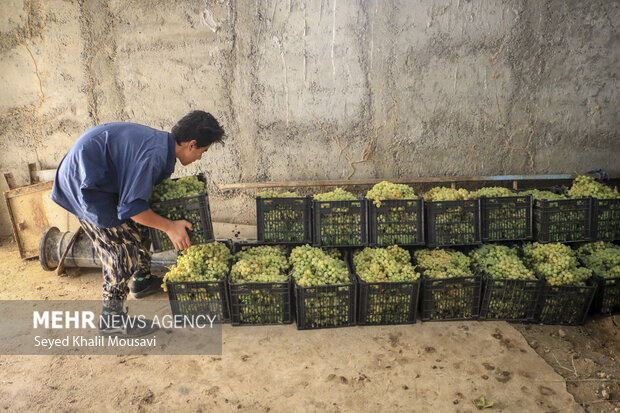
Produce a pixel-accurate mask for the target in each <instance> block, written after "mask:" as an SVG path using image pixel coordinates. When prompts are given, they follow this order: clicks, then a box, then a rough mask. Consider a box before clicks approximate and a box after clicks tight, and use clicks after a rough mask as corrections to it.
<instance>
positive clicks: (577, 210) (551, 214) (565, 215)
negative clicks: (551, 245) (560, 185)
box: [534, 198, 592, 243]
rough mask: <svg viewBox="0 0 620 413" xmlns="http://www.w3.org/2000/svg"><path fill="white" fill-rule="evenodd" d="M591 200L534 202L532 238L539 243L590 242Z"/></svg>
mask: <svg viewBox="0 0 620 413" xmlns="http://www.w3.org/2000/svg"><path fill="white" fill-rule="evenodd" d="M591 217H592V199H591V198H577V199H558V200H553V201H549V200H538V199H537V200H535V201H534V228H535V231H534V236H535V239H536V241H538V242H540V243H548V242H581V241H590V239H591V237H592V234H591V230H590V228H591V224H592V222H591Z"/></svg>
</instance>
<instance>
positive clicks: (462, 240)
mask: <svg viewBox="0 0 620 413" xmlns="http://www.w3.org/2000/svg"><path fill="white" fill-rule="evenodd" d="M424 208H425V210H426V217H425V218H426V223H427V245H428V246H429V247H447V246H457V245H475V244H481V243H482V239H481V234H480V200H479V199H473V200H465V201H426V202H424Z"/></svg>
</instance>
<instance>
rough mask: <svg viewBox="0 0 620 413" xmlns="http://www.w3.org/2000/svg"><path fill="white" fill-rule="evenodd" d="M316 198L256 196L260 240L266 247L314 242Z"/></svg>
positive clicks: (257, 229) (257, 226)
mask: <svg viewBox="0 0 620 413" xmlns="http://www.w3.org/2000/svg"><path fill="white" fill-rule="evenodd" d="M311 229H312V198H310V197H299V198H261V197H256V231H257V239H258V241H259V242H260V243H263V244H309V243H311V242H312V233H311Z"/></svg>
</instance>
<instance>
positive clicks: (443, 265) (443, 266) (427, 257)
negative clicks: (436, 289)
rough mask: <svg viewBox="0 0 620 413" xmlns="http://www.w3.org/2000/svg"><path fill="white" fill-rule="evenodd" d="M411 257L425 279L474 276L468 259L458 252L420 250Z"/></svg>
mask: <svg viewBox="0 0 620 413" xmlns="http://www.w3.org/2000/svg"><path fill="white" fill-rule="evenodd" d="M413 255H414V257H415V259H416V261H417V263H418V267H419V268H420V269H421V270H422V272H423V273H424V276H425V277H426V278H432V279H441V278H452V277H468V276H473V275H474V274H473V273H472V271H471V260H470V258H469V257H467V255H465V254H463V253H462V252H459V251H453V250H450V249H434V250H431V249H420V250H417V251H416V252H414V254H413Z"/></svg>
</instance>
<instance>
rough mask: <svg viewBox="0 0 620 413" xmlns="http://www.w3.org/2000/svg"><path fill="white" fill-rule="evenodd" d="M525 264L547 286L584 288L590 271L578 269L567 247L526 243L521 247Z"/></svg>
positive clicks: (573, 252)
mask: <svg viewBox="0 0 620 413" xmlns="http://www.w3.org/2000/svg"><path fill="white" fill-rule="evenodd" d="M523 256H524V261H525V264H526V265H527V266H528V268H530V269H532V270H533V271H534V272H535V273H536V274H539V275H541V276H542V277H544V278H545V280H546V281H547V283H549V285H553V286H562V285H572V286H584V285H586V281H587V280H588V279H589V278H590V277H591V276H592V270H590V269H588V268H585V267H580V266H579V262H578V260H577V255H576V253H575V251H573V250H572V249H571V248H570V247H569V246H567V245H564V244H560V243H555V244H539V243H538V242H534V243H527V244H525V245H524V246H523Z"/></svg>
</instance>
